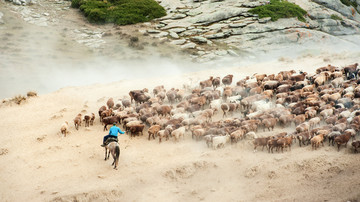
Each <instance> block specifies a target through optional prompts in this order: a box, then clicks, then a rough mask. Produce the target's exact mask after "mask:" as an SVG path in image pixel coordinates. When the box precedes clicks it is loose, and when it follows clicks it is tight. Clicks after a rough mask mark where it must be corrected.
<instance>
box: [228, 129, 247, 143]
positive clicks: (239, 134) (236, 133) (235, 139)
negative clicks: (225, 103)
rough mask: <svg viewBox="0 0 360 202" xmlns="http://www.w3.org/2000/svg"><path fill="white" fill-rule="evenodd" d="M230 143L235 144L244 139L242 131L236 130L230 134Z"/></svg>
mask: <svg viewBox="0 0 360 202" xmlns="http://www.w3.org/2000/svg"><path fill="white" fill-rule="evenodd" d="M230 138H231V143H234V142H235V143H237V142H238V141H239V140H241V139H243V138H244V130H242V129H238V130H236V131H234V132H232V133H231V134H230Z"/></svg>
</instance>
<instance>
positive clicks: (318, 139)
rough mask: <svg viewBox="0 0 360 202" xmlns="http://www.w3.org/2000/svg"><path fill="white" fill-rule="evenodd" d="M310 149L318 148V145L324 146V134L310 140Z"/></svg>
mask: <svg viewBox="0 0 360 202" xmlns="http://www.w3.org/2000/svg"><path fill="white" fill-rule="evenodd" d="M310 142H311V147H312V149H315V150H316V148H319V146H320V143H321V144H322V146H324V133H321V134H319V135H317V136H315V137H313V138H311V140H310Z"/></svg>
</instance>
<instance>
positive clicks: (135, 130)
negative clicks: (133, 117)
mask: <svg viewBox="0 0 360 202" xmlns="http://www.w3.org/2000/svg"><path fill="white" fill-rule="evenodd" d="M144 127H145V125H144V124H137V125H132V126H130V135H131V136H130V137H132V136H135V135H137V134H139V133H141V135H143V130H144Z"/></svg>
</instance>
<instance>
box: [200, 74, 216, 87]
mask: <svg viewBox="0 0 360 202" xmlns="http://www.w3.org/2000/svg"><path fill="white" fill-rule="evenodd" d="M213 79H214V78H213V77H212V76H210V78H209V79H207V80H204V81H200V87H201V88H205V87H211V86H212V81H213Z"/></svg>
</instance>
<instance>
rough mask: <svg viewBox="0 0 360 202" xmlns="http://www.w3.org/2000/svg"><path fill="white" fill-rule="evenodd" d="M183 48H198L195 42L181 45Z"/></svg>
mask: <svg viewBox="0 0 360 202" xmlns="http://www.w3.org/2000/svg"><path fill="white" fill-rule="evenodd" d="M181 48H182V49H194V48H196V44H195V43H191V42H190V43H187V44H184V45H182V46H181Z"/></svg>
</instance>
